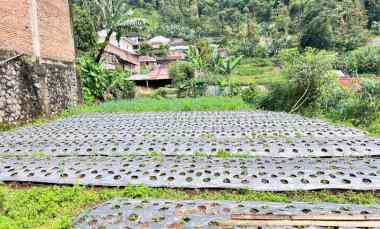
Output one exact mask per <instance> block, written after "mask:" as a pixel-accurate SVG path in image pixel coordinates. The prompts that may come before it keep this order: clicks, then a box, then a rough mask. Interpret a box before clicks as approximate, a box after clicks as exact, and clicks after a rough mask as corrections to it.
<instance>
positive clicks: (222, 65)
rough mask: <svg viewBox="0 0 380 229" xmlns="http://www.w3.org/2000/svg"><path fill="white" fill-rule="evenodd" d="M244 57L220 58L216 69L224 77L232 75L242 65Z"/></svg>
mask: <svg viewBox="0 0 380 229" xmlns="http://www.w3.org/2000/svg"><path fill="white" fill-rule="evenodd" d="M242 59H243V56H238V57H234V56H231V57H225V58H223V57H220V56H219V57H218V58H217V60H216V69H217V71H218V72H220V73H221V74H223V75H231V74H232V72H233V70H234V69H235V68H236V67H237V66H238V65H239V64H240V62H241V60H242Z"/></svg>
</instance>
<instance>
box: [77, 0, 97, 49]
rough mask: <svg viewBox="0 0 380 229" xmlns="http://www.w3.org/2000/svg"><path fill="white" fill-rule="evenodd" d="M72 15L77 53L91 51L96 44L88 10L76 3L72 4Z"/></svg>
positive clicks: (95, 36)
mask: <svg viewBox="0 0 380 229" xmlns="http://www.w3.org/2000/svg"><path fill="white" fill-rule="evenodd" d="M73 15H74V18H73V25H74V31H75V33H74V40H75V48H76V50H77V52H78V54H79V55H81V54H83V53H88V52H93V51H94V48H95V47H96V46H97V35H96V30H95V25H94V22H93V21H92V20H91V17H90V15H89V14H88V12H87V11H86V10H84V9H82V8H81V7H79V6H78V5H74V6H73Z"/></svg>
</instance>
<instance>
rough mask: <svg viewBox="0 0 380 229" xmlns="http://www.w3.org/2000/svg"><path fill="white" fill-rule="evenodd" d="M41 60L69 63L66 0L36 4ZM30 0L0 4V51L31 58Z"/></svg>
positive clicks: (43, 0)
mask: <svg viewBox="0 0 380 229" xmlns="http://www.w3.org/2000/svg"><path fill="white" fill-rule="evenodd" d="M36 3H37V14H38V32H39V33H38V38H39V41H40V53H41V57H42V58H46V59H53V60H59V61H67V62H73V61H74V59H75V49H74V41H73V36H72V26H71V19H70V8H69V0H36ZM30 9H31V0H0V49H6V50H15V51H17V52H19V53H27V54H33V41H32V17H31V11H30Z"/></svg>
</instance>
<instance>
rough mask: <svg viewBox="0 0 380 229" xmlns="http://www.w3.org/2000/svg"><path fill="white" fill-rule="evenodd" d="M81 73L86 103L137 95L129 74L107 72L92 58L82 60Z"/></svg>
mask: <svg viewBox="0 0 380 229" xmlns="http://www.w3.org/2000/svg"><path fill="white" fill-rule="evenodd" d="M80 73H81V79H82V87H83V95H84V99H85V101H86V102H94V101H95V100H100V101H104V100H109V99H112V98H118V99H128V98H133V97H134V95H135V85H134V83H133V82H131V81H129V80H128V74H127V72H125V71H121V70H113V71H110V70H106V69H105V68H104V67H103V66H102V65H100V64H97V63H95V61H94V59H93V58H92V57H88V56H83V57H82V58H81V59H80Z"/></svg>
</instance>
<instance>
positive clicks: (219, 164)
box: [0, 156, 380, 191]
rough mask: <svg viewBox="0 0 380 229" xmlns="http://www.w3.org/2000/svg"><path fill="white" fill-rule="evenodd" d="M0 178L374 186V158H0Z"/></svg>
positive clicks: (283, 187) (378, 174) (379, 175)
mask: <svg viewBox="0 0 380 229" xmlns="http://www.w3.org/2000/svg"><path fill="white" fill-rule="evenodd" d="M0 181H21V182H37V183H51V184H82V185H96V186H127V185H129V184H131V185H141V184H143V185H146V186H149V187H170V188H227V189H249V190H255V191H296V190H319V189H348V190H378V189H380V158H344V157H337V158H269V157H257V158H240V159H239V158H235V159H233V158H224V159H223V158H215V157H214V158H211V157H191V156H156V157H149V156H129V157H107V156H98V157H88V156H86V157H42V158H28V157H19V158H0Z"/></svg>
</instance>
